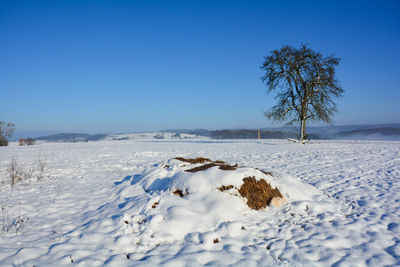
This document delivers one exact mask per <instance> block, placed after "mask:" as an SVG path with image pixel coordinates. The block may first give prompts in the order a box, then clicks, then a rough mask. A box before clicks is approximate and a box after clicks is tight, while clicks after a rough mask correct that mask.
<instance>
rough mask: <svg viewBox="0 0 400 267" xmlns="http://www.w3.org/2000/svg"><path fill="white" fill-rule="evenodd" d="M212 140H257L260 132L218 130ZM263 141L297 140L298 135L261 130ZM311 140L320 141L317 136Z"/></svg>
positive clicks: (311, 135)
mask: <svg viewBox="0 0 400 267" xmlns="http://www.w3.org/2000/svg"><path fill="white" fill-rule="evenodd" d="M210 136H211V138H214V139H257V138H258V130H246V129H240V130H217V131H211V134H210ZM260 137H261V139H286V138H296V133H294V132H283V131H268V130H260ZM309 138H311V139H320V138H319V136H318V135H316V134H310V135H309Z"/></svg>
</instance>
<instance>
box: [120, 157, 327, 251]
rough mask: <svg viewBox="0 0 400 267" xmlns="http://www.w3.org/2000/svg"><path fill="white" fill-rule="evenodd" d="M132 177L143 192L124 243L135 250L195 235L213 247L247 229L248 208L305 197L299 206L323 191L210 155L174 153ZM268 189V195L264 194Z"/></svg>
mask: <svg viewBox="0 0 400 267" xmlns="http://www.w3.org/2000/svg"><path fill="white" fill-rule="evenodd" d="M130 183H131V186H133V187H134V188H135V189H136V190H141V191H142V194H143V195H142V196H143V197H142V199H141V201H138V199H135V201H137V203H136V204H135V205H134V207H133V208H132V209H128V210H127V211H126V213H125V215H124V216H123V220H124V223H125V224H126V227H125V229H124V233H123V234H121V242H122V243H121V247H122V245H123V247H124V248H125V249H126V253H130V254H132V255H133V254H135V255H138V254H137V253H138V252H140V250H143V251H146V250H147V249H148V247H149V246H150V247H151V246H158V245H160V244H163V243H166V242H167V243H172V242H182V241H190V242H195V243H199V244H202V245H203V246H205V248H210V246H213V244H215V243H218V242H220V240H221V238H224V236H225V237H226V236H227V237H230V238H232V237H239V236H241V235H245V233H244V231H243V230H244V229H245V227H244V225H243V223H240V221H242V219H243V217H245V216H246V214H248V213H252V212H260V211H254V210H253V209H264V210H266V209H276V207H273V206H281V205H282V204H283V203H287V202H289V203H290V202H301V203H303V204H304V205H300V207H299V208H300V209H303V210H307V209H308V205H307V203H310V202H312V201H313V200H317V199H321V197H322V195H321V193H320V191H319V190H317V189H316V188H314V187H313V186H311V185H309V184H306V183H303V182H302V181H300V180H299V179H297V178H294V177H291V176H289V175H283V174H276V173H271V172H266V171H262V170H258V169H255V168H249V167H240V166H237V165H229V164H227V163H225V162H223V161H211V160H209V159H205V158H195V159H185V158H174V159H170V160H168V161H166V162H162V163H159V164H156V165H154V166H152V167H151V168H149V169H147V170H145V171H144V172H143V173H142V174H141V175H138V176H135V177H133V178H132V180H131V181H130ZM260 185H261V187H260ZM121 186H123V187H125V188H126V186H127V185H126V183H121ZM262 186H264V187H262ZM121 190H128V189H121ZM137 193H138V192H137ZM265 195H267V196H268V197H267V198H266V199H263V198H262V197H263V196H265ZM243 196H244V197H243ZM250 202H255V203H256V204H255V205H256V206H254V205H253V206H252V205H251V204H250ZM260 203H261V204H260ZM268 204H271V205H270V206H268V207H267V205H268ZM264 215H265V214H264ZM256 216H257V215H256ZM259 216H261V214H259ZM221 225H223V226H221ZM216 227H217V228H218V227H219V230H218V231H216V230H215V229H216ZM221 227H222V228H223V229H221ZM138 233H139V234H138ZM132 238H134V239H135V242H132ZM129 244H131V246H129Z"/></svg>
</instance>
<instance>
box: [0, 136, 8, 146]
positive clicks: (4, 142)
mask: <svg viewBox="0 0 400 267" xmlns="http://www.w3.org/2000/svg"><path fill="white" fill-rule="evenodd" d="M0 146H8V140H7V138H5V137H4V136H2V135H0Z"/></svg>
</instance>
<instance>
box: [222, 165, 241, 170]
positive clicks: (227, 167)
mask: <svg viewBox="0 0 400 267" xmlns="http://www.w3.org/2000/svg"><path fill="white" fill-rule="evenodd" d="M237 167H238V165H237V164H235V165H229V164H224V165H221V166H219V168H220V169H221V170H224V171H234V170H236V169H237Z"/></svg>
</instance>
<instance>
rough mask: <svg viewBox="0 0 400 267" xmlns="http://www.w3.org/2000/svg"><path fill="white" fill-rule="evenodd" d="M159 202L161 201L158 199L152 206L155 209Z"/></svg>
mask: <svg viewBox="0 0 400 267" xmlns="http://www.w3.org/2000/svg"><path fill="white" fill-rule="evenodd" d="M159 203H160V202H158V201H156V202H154V203H153V205H152V206H151V207H152V208H153V209H155V208H156V207H157V205H158V204H159Z"/></svg>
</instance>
